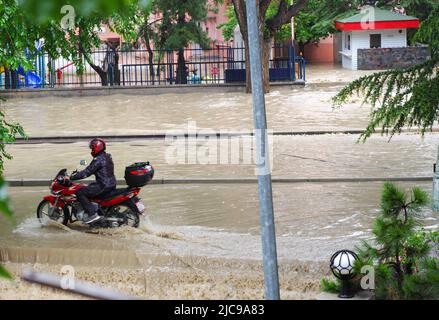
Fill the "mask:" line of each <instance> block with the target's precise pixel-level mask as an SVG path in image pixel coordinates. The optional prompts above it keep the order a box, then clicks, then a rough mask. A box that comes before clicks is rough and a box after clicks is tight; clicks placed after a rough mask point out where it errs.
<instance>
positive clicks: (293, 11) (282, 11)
mask: <svg viewBox="0 0 439 320" xmlns="http://www.w3.org/2000/svg"><path fill="white" fill-rule="evenodd" d="M308 2H309V0H298V1H295V2H294V4H293V5H291V6H289V7H288V4H287V3H286V1H285V0H281V1H280V3H279V9H278V11H277V14H276V15H275V16H274V17H273V18H271V19H269V20H267V27H268V28H269V29H270V31H275V30H277V29H278V28H280V27H281V26H282V25H283V24H285V23H288V22H289V21H290V20H291V18H292V17H294V16H296V15H297V13H299V11H300V10H302V9H303V7H305V5H306V4H307V3H308Z"/></svg>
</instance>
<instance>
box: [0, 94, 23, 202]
mask: <svg viewBox="0 0 439 320" xmlns="http://www.w3.org/2000/svg"><path fill="white" fill-rule="evenodd" d="M1 99H2V98H1V97H0V103H1ZM17 135H20V136H22V137H23V138H26V133H25V132H24V130H23V127H22V126H21V125H20V124H18V123H14V122H9V121H7V120H6V119H5V114H4V113H3V111H1V110H0V139H1V144H0V176H1V175H2V174H3V170H4V161H5V159H8V160H10V159H12V156H11V154H9V153H8V152H7V151H6V145H7V144H9V143H13V142H14V141H15V139H16V136H17ZM0 209H1V207H0Z"/></svg>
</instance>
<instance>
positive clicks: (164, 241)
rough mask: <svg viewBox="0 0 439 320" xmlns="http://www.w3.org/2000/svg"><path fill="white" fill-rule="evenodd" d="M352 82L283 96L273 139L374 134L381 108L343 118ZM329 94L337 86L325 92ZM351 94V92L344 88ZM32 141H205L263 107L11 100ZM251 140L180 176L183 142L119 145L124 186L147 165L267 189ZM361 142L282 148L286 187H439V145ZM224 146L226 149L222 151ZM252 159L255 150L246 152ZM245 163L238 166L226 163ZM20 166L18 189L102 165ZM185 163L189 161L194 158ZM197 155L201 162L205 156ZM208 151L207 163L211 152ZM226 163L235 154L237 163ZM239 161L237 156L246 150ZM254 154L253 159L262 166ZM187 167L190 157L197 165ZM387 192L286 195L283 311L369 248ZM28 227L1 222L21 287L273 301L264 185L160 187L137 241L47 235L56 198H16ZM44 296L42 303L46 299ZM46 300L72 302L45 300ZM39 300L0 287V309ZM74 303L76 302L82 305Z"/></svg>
mask: <svg viewBox="0 0 439 320" xmlns="http://www.w3.org/2000/svg"><path fill="white" fill-rule="evenodd" d="M339 78H340V79H341V80H343V79H344V80H346V79H345V78H346V74H344V73H342V72H340V71H335V73H334V74H331V75H330V76H328V78H327V81H328V83H329V85H325V86H319V85H314V83H317V82H318V80H319V78H318V77H316V78H314V79H313V78H312V77H311V81H310V83H311V84H310V85H309V86H306V87H305V88H301V87H298V88H282V89H276V90H275V91H273V92H271V93H270V94H269V95H267V112H268V126H269V128H270V129H272V130H274V131H275V132H281V131H298V132H301V131H325V130H336V131H341V130H351V129H363V128H364V127H365V126H366V124H367V119H368V113H369V111H370V110H369V107H367V106H361V105H360V103H359V100H358V99H357V100H354V101H353V102H352V104H350V105H347V106H345V107H344V108H343V109H340V110H338V109H336V110H333V109H332V108H331V102H330V99H331V97H332V96H333V95H335V94H336V92H337V91H338V90H340V88H341V87H340V86H339V85H331V84H330V83H331V82H334V81H339ZM320 80H321V82H325V81H323V80H322V79H320ZM341 80H340V81H341ZM3 109H4V110H5V111H6V113H7V116H8V118H9V119H10V120H14V121H18V122H20V123H21V124H22V125H23V127H24V128H25V130H26V132H27V133H28V134H29V135H30V136H31V137H44V136H45V137H49V136H81V135H97V136H99V135H129V134H150V133H157V132H160V133H167V130H183V132H186V130H187V128H188V122H194V123H196V126H197V128H198V129H200V130H203V129H204V130H206V131H209V130H210V131H214V132H219V131H220V130H230V131H239V130H247V131H250V130H251V129H252V121H253V120H252V110H251V97H250V96H248V95H245V94H240V93H239V94H237V93H215V94H212V93H209V94H206V93H196V92H194V93H191V94H164V95H157V96H146V95H139V96H128V95H112V96H103V97H81V98H76V97H75V98H35V99H11V100H9V101H8V102H7V103H6V104H5V105H4V107H3ZM245 139H248V138H244V137H232V138H222V139H219V140H213V143H212V144H210V145H209V146H210V147H211V149H209V152H212V150H216V151H215V156H214V157H213V158H211V159H210V162H209V163H208V164H204V162H203V161H201V158H200V154H201V153H203V152H204V150H205V149H203V148H205V147H206V141H204V140H194V139H193V138H191V139H187V140H184V143H187V144H188V145H192V146H195V149H193V150H192V149H190V148H189V147H187V148H188V149H187V150H189V151H187V152H188V153H189V155H190V153H191V152H195V159H196V161H195V162H194V163H188V161H186V162H185V161H183V162H178V161H176V162H173V163H172V161H170V158H169V154H170V152H169V150H170V148H172V146H173V143H174V142H173V140H169V139H155V140H131V141H125V142H122V141H110V142H109V143H108V151H109V152H110V153H111V154H112V156H113V159H114V162H115V166H116V176H117V178H118V179H123V174H124V169H125V166H126V165H128V164H131V163H133V162H136V161H146V160H149V161H151V163H152V164H153V165H154V167H155V169H156V174H155V179H162V178H163V179H171V178H212V179H214V178H218V179H232V178H233V179H239V178H255V175H254V163H253V162H248V161H246V158H245V157H246V156H245V155H244V151H245V150H246V149H245V148H248V149H249V150H250V151H252V147H251V146H250V147H249V146H248V144H245ZM357 139H358V135H347V134H325V135H293V136H288V135H275V136H274V137H273V139H272V141H271V143H272V146H273V153H272V160H273V171H272V175H273V177H274V178H303V179H310V178H350V179H356V178H381V179H385V178H402V177H405V178H410V177H417V178H419V177H431V176H432V174H433V172H432V170H433V169H432V168H433V163H434V162H435V159H436V155H437V146H438V144H439V134H437V133H431V134H426V135H425V137H424V138H421V137H420V136H419V135H416V134H415V133H403V134H401V135H397V136H395V137H393V138H392V140H391V141H390V142H389V137H383V136H380V135H374V136H372V137H371V138H370V139H369V140H368V141H367V142H366V143H365V144H363V143H357ZM222 143H226V145H227V148H226V149H224V147H223V145H222ZM244 145H246V146H247V147H244ZM233 146H238V147H237V150H238V153H237V155H235V156H236V157H235V160H236V161H232V159H233V155H231V158H230V159H229V155H228V154H227V155H226V158H227V159H228V160H227V161H226V162H221V161H220V159H222V158H224V154H223V152H228V150H229V148H230V152H231V153H232V148H233ZM7 150H8V151H9V152H10V153H11V154H12V155H13V156H14V159H13V160H10V161H8V162H6V164H5V176H6V179H10V180H16V179H24V180H32V179H46V180H48V179H51V178H53V177H54V175H55V174H56V173H57V172H58V171H59V170H60V169H62V168H68V169H69V171H70V172H71V171H72V170H74V169H75V168H76V167H77V164H78V162H79V160H80V159H86V160H87V161H88V162H90V160H91V157H90V155H89V149H88V145H87V142H86V141H83V142H75V143H37V144H15V145H9V146H8V147H7ZM185 150H186V149H185ZM194 150H195V151H194ZM200 150H201V151H203V152H200ZM225 150H226V151H225ZM235 151H236V150H235ZM250 153H251V152H250ZM188 158H189V156H188ZM247 160H248V159H247ZM397 184H398V185H399V186H401V187H404V188H405V189H406V190H408V189H409V188H411V187H413V186H415V185H418V186H420V187H422V188H424V189H425V190H426V191H427V192H429V193H431V188H432V183H430V182H416V181H414V182H398V183H397ZM381 188H382V182H349V183H347V182H333V183H275V184H274V185H273V192H274V195H273V196H274V209H275V220H276V232H277V245H278V256H279V261H280V269H279V272H280V278H281V297H282V298H284V299H312V298H315V296H316V294H317V293H318V291H319V281H320V279H321V277H322V276H323V275H326V274H328V272H329V270H328V268H327V263H328V259H329V258H330V256H331V254H332V253H333V252H334V251H336V250H338V249H342V248H348V249H354V248H355V246H356V245H357V244H358V243H359V242H360V241H361V240H364V239H370V238H371V227H372V221H373V219H374V218H375V217H376V215H377V213H378V212H379V201H380V191H381ZM9 192H10V194H11V198H12V203H13V206H14V209H15V215H16V218H17V224H16V225H11V224H10V223H9V222H7V221H6V220H5V219H4V218H3V217H0V260H3V261H7V267H8V268H9V269H10V270H11V271H12V272H14V274H16V275H18V274H19V272H20V270H21V268H22V266H33V267H35V268H36V269H39V270H46V271H52V272H57V273H59V270H60V268H61V266H63V265H66V264H68V265H73V266H74V267H75V268H76V271H77V275H78V277H79V278H80V279H84V280H91V281H94V282H96V283H101V284H103V285H106V286H108V287H113V288H119V289H120V290H121V291H123V292H125V293H128V294H133V295H136V296H141V297H144V298H158V299H169V298H175V299H191V298H196V299H197V298H204V299H206V298H208V299H255V298H256V299H260V298H262V297H263V290H262V288H263V286H262V283H263V278H262V266H261V241H260V235H259V211H258V195H257V185H256V184H255V183H246V184H240V183H227V184H220V183H219V184H194V183H188V184H169V185H167V184H164V185H160V184H157V185H149V186H146V187H144V188H143V189H142V192H141V194H140V197H141V198H142V199H143V201H144V203H145V205H146V207H147V215H146V216H144V217H142V220H141V225H140V227H139V228H138V229H130V228H120V229H114V230H90V229H89V228H88V227H87V226H84V225H82V224H79V223H75V224H73V225H69V226H68V227H62V226H60V225H56V224H49V225H45V226H41V224H40V223H39V221H38V220H37V219H36V218H35V210H36V207H37V205H38V203H39V202H40V201H41V199H42V198H43V196H45V195H47V194H48V193H49V190H48V187H15V188H10V189H9ZM422 214H423V216H424V218H425V219H424V223H425V225H424V226H425V227H426V228H427V229H437V228H438V226H439V217H438V215H437V213H433V212H432V211H431V210H430V209H428V208H427V209H425V210H424V211H423V212H422ZM38 290H39V291H38ZM38 290H37V293H36V294H40V295H41V294H43V296H44V295H45V296H47V297H48V298H53V297H57V298H69V297H70V296H69V295H63V294H60V293H56V292H55V293H54V292H52V291H50V290H49V291H48V290H46V291H45V290H41V289H38ZM17 292H20V294H21V296H22V297H29V298H32V297H34V296H33V293H32V291H30V290H29V286H27V285H26V284H24V283H23V282H20V281H19V280H18V281H17V282H16V283H15V284H14V285H8V284H5V283H3V282H0V298H8V297H15V296H16V294H17ZM70 298H71V297H70Z"/></svg>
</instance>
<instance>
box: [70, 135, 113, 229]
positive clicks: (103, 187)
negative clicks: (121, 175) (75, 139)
mask: <svg viewBox="0 0 439 320" xmlns="http://www.w3.org/2000/svg"><path fill="white" fill-rule="evenodd" d="M89 147H90V149H91V155H92V156H93V161H92V162H91V163H90V164H89V166H88V167H87V168H85V169H84V170H82V171H79V172H76V173H74V174H72V176H71V177H70V180H71V181H74V180H80V179H84V178H87V177H89V176H91V175H95V177H96V182H94V183H91V184H89V185H88V186H87V187H85V188H82V189H79V190H78V192H77V193H76V198H77V199H78V201H79V202H80V203H81V205H82V207H83V208H84V210H85V211H86V212H87V215H88V217H87V218H85V219H84V222H85V223H92V222H94V221H97V220H99V219H100V218H101V217H100V216H99V215H98V214H97V211H96V208H95V206H93V204H92V203H91V202H90V199H92V198H96V197H97V196H98V195H100V194H102V193H107V192H109V191H112V190H114V189H115V188H116V177H115V175H114V163H113V159H112V158H111V154H109V153H106V152H105V149H106V144H105V141H104V140H102V139H99V138H94V139H93V140H91V141H90V144H89Z"/></svg>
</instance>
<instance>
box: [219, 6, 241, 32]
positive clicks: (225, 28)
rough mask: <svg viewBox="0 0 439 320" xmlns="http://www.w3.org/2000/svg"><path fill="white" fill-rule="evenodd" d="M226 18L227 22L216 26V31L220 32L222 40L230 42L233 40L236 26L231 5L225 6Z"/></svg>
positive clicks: (236, 21) (236, 22)
mask: <svg viewBox="0 0 439 320" xmlns="http://www.w3.org/2000/svg"><path fill="white" fill-rule="evenodd" d="M226 17H227V18H228V20H227V22H225V23H221V24H220V25H218V29H220V30H221V31H222V33H223V37H224V40H226V41H230V40H232V39H233V36H234V31H235V28H236V26H237V25H238V20H237V19H236V14H235V9H234V8H233V5H230V6H227V10H226Z"/></svg>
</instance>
